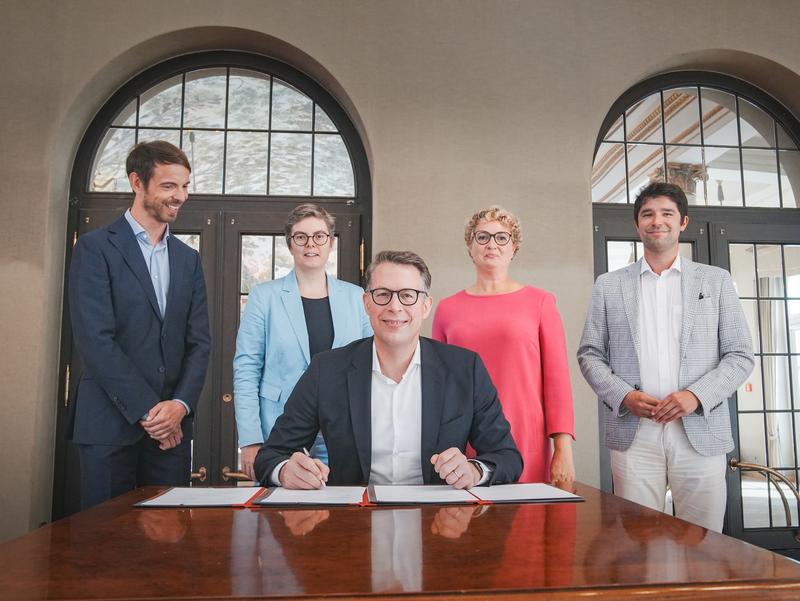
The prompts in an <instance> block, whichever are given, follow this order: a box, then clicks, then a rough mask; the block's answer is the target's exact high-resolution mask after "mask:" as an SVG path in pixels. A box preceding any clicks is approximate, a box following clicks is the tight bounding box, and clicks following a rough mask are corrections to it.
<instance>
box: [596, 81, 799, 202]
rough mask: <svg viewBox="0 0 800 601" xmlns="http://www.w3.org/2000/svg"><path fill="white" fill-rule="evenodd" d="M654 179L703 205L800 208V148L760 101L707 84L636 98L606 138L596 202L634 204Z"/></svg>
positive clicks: (599, 153)
mask: <svg viewBox="0 0 800 601" xmlns="http://www.w3.org/2000/svg"><path fill="white" fill-rule="evenodd" d="M652 181H670V182H673V183H676V184H678V185H680V186H681V187H682V188H683V190H684V191H685V192H686V195H687V197H688V199H689V203H690V204H693V205H704V206H725V207H733V206H739V207H741V206H745V207H776V208H777V207H784V208H797V207H800V150H798V147H797V145H796V143H795V142H794V141H793V140H792V139H791V137H790V136H789V135H788V133H787V131H786V129H785V128H784V127H783V126H782V125H781V123H780V122H778V121H777V120H776V119H774V118H773V117H772V116H770V115H769V114H768V113H767V112H765V111H764V110H762V109H761V108H759V107H758V106H757V105H755V104H754V103H752V102H751V101H749V100H748V99H746V98H744V97H742V96H741V95H739V94H733V93H730V92H727V91H723V90H720V89H716V88H714V87H711V86H703V85H682V86H672V87H668V88H663V89H661V90H659V91H657V92H654V93H651V94H649V95H647V96H645V97H644V98H640V99H639V100H637V101H636V102H634V103H633V104H632V105H631V106H630V107H629V108H628V109H626V110H625V111H623V112H622V114H620V115H619V117H618V118H617V119H616V120H615V121H614V122H613V123H612V125H611V126H610V127H609V128H608V130H607V131H606V132H605V133H604V135H603V137H602V143H601V144H599V146H598V149H597V152H596V154H595V159H594V164H593V168H592V202H594V203H632V202H633V201H634V199H635V198H636V194H637V193H638V192H639V191H640V190H641V189H642V188H643V187H644V186H645V185H647V184H648V183H650V182H652Z"/></svg>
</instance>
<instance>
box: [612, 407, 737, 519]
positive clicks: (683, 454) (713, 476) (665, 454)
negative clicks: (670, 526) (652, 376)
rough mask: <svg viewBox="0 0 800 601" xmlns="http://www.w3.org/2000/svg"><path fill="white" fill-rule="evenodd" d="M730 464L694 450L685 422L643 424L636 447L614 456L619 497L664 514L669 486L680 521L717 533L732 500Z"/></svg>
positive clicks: (635, 440)
mask: <svg viewBox="0 0 800 601" xmlns="http://www.w3.org/2000/svg"><path fill="white" fill-rule="evenodd" d="M725 465H726V463H725V455H714V456H712V457H705V456H703V455H701V454H700V453H698V452H697V451H695V450H694V447H692V443H690V442H689V439H688V438H687V437H686V431H685V430H684V429H683V422H682V421H681V420H680V419H677V420H675V421H672V422H670V423H668V424H657V423H655V422H653V421H651V420H649V419H642V420H641V421H640V422H639V430H638V431H637V432H636V437H635V438H634V439H633V443H632V444H631V446H630V448H628V450H627V451H614V450H612V451H611V472H612V473H613V475H614V494H616V495H619V496H621V497H623V498H625V499H628V500H629V501H634V502H636V503H640V504H641V505H646V506H647V507H650V508H652V509H656V510H658V511H664V501H665V498H666V494H667V487H669V488H670V490H671V491H672V501H673V504H674V505H675V515H676V516H677V517H679V518H681V519H683V520H686V521H687V522H692V523H693V524H698V525H700V526H704V527H705V528H708V529H709V530H714V531H716V532H722V523H723V521H724V518H725V504H726V502H727V497H728V491H727V488H726V487H725Z"/></svg>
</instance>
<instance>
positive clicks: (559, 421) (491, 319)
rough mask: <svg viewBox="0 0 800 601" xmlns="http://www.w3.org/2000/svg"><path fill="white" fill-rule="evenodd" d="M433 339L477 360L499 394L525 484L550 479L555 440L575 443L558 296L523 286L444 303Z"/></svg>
mask: <svg viewBox="0 0 800 601" xmlns="http://www.w3.org/2000/svg"><path fill="white" fill-rule="evenodd" d="M433 337H434V338H435V339H436V340H441V341H442V342H446V343H448V344H455V345H457V346H461V347H464V348H468V349H470V350H473V351H475V352H476V353H478V354H479V355H480V357H481V359H482V360H483V362H484V363H485V364H486V369H487V370H488V371H489V375H490V376H491V378H492V382H494V385H495V387H497V392H498V396H499V397H500V403H501V405H502V407H503V413H505V416H506V419H508V421H509V423H510V424H511V434H512V436H513V437H514V441H515V442H516V443H517V447H519V450H520V453H522V458H523V460H524V461H525V467H524V469H523V472H522V476H521V477H520V479H519V481H520V482H547V481H548V480H549V479H550V459H551V450H550V440H549V437H550V436H552V435H553V434H558V433H566V434H569V435H570V436H572V437H573V438H574V437H575V434H574V423H573V409H572V385H571V383H570V379H569V367H568V366H567V350H566V340H565V338H564V326H563V324H562V322H561V316H560V315H559V313H558V309H557V308H556V300H555V297H554V296H553V295H552V294H550V293H549V292H547V291H545V290H540V289H538V288H534V287H533V286H525V287H523V288H521V289H520V290H517V291H515V292H510V293H507V294H495V295H485V296H478V295H474V294H469V293H467V292H466V291H464V290H462V291H461V292H458V293H457V294H454V295H453V296H450V297H448V298H446V299H444V300H442V301H441V302H440V303H439V306H438V307H437V309H436V314H435V315H434V318H433Z"/></svg>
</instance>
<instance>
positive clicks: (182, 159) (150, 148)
mask: <svg viewBox="0 0 800 601" xmlns="http://www.w3.org/2000/svg"><path fill="white" fill-rule="evenodd" d="M156 165H183V166H184V167H186V168H187V169H188V170H189V172H190V173H191V171H192V167H191V165H189V159H188V158H186V154H184V152H183V151H182V150H181V149H180V148H178V147H177V146H175V145H173V144H170V143H169V142H167V141H165V140H153V141H151V142H139V143H138V144H137V145H136V146H134V147H133V149H132V150H131V151H130V153H129V154H128V158H127V160H126V161H125V173H127V174H128V175H130V174H131V173H135V174H136V175H138V176H139V179H140V180H142V183H143V184H144V187H145V188H146V187H147V184H148V183H149V182H150V178H151V177H153V171H154V170H155V168H156Z"/></svg>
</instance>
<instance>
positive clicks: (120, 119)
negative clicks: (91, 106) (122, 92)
mask: <svg viewBox="0 0 800 601" xmlns="http://www.w3.org/2000/svg"><path fill="white" fill-rule="evenodd" d="M111 125H128V126H130V127H133V126H135V125H136V98H134V99H133V100H131V101H130V102H129V103H128V106H126V107H125V108H124V109H122V110H121V111H120V112H119V115H117V117H116V118H115V119H114V121H112V122H111Z"/></svg>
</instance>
